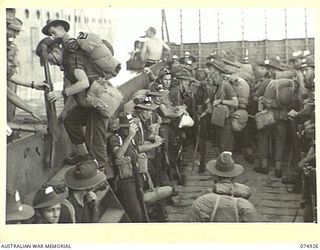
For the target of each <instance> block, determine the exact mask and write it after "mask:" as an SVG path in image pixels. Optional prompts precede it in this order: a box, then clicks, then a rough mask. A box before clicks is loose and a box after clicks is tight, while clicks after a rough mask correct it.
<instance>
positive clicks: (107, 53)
mask: <svg viewBox="0 0 320 250" xmlns="http://www.w3.org/2000/svg"><path fill="white" fill-rule="evenodd" d="M76 41H77V44H78V45H79V47H80V48H81V49H82V50H83V51H84V52H86V54H87V55H88V57H89V58H90V60H91V61H92V62H93V63H94V65H95V66H97V68H98V69H99V71H100V72H101V73H103V74H104V76H105V77H106V79H110V78H112V77H115V76H116V75H117V74H118V73H119V71H120V69H121V65H120V62H119V61H118V60H117V59H115V58H114V57H113V54H114V52H113V48H112V46H111V44H110V43H109V42H108V41H106V40H102V39H101V38H100V36H99V35H98V34H95V33H84V32H80V33H79V36H78V37H77V40H76Z"/></svg>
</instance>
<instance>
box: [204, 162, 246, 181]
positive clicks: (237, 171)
mask: <svg viewBox="0 0 320 250" xmlns="http://www.w3.org/2000/svg"><path fill="white" fill-rule="evenodd" d="M216 163H217V160H211V161H209V162H208V163H207V165H206V168H207V170H208V171H209V172H210V173H212V174H214V175H217V176H221V177H229V178H232V177H237V176H239V175H241V174H242V173H243V171H244V168H243V166H241V165H239V164H234V168H233V169H232V170H231V171H229V172H223V171H220V170H218V169H216Z"/></svg>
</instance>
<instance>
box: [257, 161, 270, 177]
mask: <svg viewBox="0 0 320 250" xmlns="http://www.w3.org/2000/svg"><path fill="white" fill-rule="evenodd" d="M253 170H254V171H255V172H257V173H260V174H268V170H269V169H268V159H260V166H259V167H255V168H253Z"/></svg>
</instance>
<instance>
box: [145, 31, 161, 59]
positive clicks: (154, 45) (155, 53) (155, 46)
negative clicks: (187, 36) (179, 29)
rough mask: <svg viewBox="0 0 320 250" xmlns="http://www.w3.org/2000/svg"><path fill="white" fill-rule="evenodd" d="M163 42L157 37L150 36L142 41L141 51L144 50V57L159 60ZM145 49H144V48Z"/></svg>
mask: <svg viewBox="0 0 320 250" xmlns="http://www.w3.org/2000/svg"><path fill="white" fill-rule="evenodd" d="M164 45H165V43H164V42H163V41H162V40H160V39H158V38H155V37H153V38H150V39H149V40H147V41H145V42H144V45H143V47H144V48H143V49H142V50H143V51H145V54H144V59H145V60H147V59H150V60H156V61H157V60H160V59H161V55H162V48H163V47H164ZM144 49H145V50H144Z"/></svg>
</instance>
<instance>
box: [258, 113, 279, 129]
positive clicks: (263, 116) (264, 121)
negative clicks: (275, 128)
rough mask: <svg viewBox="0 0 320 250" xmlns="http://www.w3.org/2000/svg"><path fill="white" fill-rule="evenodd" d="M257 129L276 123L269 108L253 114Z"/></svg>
mask: <svg viewBox="0 0 320 250" xmlns="http://www.w3.org/2000/svg"><path fill="white" fill-rule="evenodd" d="M255 121H256V125H257V129H258V130H261V129H264V128H267V127H270V126H272V125H273V124H275V123H276V121H275V119H274V115H273V112H272V111H271V110H262V111H260V112H258V113H257V114H256V115H255Z"/></svg>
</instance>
